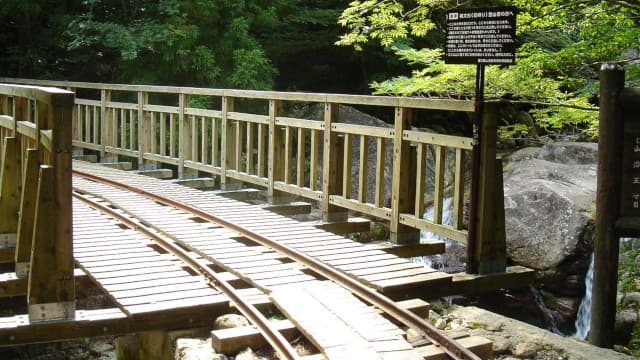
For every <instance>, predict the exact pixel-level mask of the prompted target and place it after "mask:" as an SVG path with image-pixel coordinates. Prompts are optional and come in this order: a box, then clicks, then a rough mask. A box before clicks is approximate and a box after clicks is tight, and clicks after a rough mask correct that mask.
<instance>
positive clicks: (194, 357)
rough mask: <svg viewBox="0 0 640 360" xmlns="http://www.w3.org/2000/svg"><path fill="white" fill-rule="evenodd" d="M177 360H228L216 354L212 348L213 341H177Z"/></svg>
mask: <svg viewBox="0 0 640 360" xmlns="http://www.w3.org/2000/svg"><path fill="white" fill-rule="evenodd" d="M175 359H176V360H227V357H226V356H225V355H223V354H216V353H215V352H214V351H213V348H212V347H211V340H202V339H177V340H176V354H175Z"/></svg>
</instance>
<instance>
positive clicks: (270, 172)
mask: <svg viewBox="0 0 640 360" xmlns="http://www.w3.org/2000/svg"><path fill="white" fill-rule="evenodd" d="M281 110H282V102H281V101H279V100H269V150H268V151H269V155H268V157H267V162H268V165H267V179H268V180H267V197H268V200H269V202H273V201H274V198H275V197H276V195H277V193H276V190H275V189H274V185H275V182H276V181H282V180H283V179H284V159H283V157H284V139H283V137H282V131H281V129H280V127H279V126H278V125H276V117H277V116H278V115H279V113H280V111H281Z"/></svg>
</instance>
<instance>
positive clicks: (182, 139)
mask: <svg viewBox="0 0 640 360" xmlns="http://www.w3.org/2000/svg"><path fill="white" fill-rule="evenodd" d="M189 100H190V98H189V95H188V94H180V98H179V100H178V102H179V104H178V106H179V119H178V124H179V126H178V141H179V145H178V158H179V163H178V178H179V179H191V178H195V177H196V174H197V171H195V170H192V169H185V167H184V161H185V160H192V158H191V155H192V154H191V148H192V146H193V139H192V137H191V132H192V127H193V126H194V125H193V118H189V117H188V115H186V114H185V108H187V107H188V106H189ZM203 136H206V135H203Z"/></svg>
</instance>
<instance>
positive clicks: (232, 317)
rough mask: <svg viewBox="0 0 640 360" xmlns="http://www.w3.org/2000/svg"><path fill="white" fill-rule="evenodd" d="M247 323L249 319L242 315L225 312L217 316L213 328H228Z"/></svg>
mask: <svg viewBox="0 0 640 360" xmlns="http://www.w3.org/2000/svg"><path fill="white" fill-rule="evenodd" d="M247 325H249V321H248V320H247V318H245V317H244V316H242V315H238V314H226V315H222V316H219V317H218V318H217V319H216V321H215V322H214V324H213V329H214V330H221V329H230V328H236V327H241V326H247Z"/></svg>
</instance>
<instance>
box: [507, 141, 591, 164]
mask: <svg viewBox="0 0 640 360" xmlns="http://www.w3.org/2000/svg"><path fill="white" fill-rule="evenodd" d="M534 159H535V160H545V161H550V162H555V163H560V164H566V165H585V164H595V163H597V162H598V144H596V143H587V142H565V141H559V142H555V143H550V144H547V145H545V146H542V147H537V148H536V147H530V148H525V149H522V150H519V151H517V152H515V153H513V154H511V155H509V156H507V157H506V158H505V164H507V163H513V162H517V161H525V160H534Z"/></svg>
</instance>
